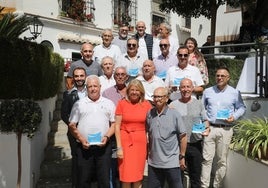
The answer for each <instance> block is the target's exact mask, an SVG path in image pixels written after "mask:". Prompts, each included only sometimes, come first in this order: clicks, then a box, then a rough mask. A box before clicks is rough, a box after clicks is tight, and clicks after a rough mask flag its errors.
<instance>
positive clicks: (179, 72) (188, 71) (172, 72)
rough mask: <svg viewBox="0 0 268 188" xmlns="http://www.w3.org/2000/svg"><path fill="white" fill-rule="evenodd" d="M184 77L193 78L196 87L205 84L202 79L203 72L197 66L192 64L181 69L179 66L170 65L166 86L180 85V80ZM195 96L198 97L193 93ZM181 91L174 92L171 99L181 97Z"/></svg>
mask: <svg viewBox="0 0 268 188" xmlns="http://www.w3.org/2000/svg"><path fill="white" fill-rule="evenodd" d="M183 78H189V79H190V80H192V82H193V85H194V87H196V86H203V85H204V81H203V79H202V76H201V73H200V71H199V69H198V68H197V67H194V66H192V65H189V64H188V65H187V66H186V67H185V68H184V69H181V68H179V67H178V65H177V66H173V67H170V68H169V69H168V71H167V76H166V80H165V85H166V87H170V86H176V87H179V86H180V81H181V80H182V79H183ZM192 96H193V97H196V95H195V94H194V93H193V95H192ZM180 97H181V96H180V93H179V91H177V92H175V93H172V94H171V96H170V99H171V100H174V99H178V98H180Z"/></svg>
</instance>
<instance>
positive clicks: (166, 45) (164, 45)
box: [159, 44, 169, 48]
mask: <svg viewBox="0 0 268 188" xmlns="http://www.w3.org/2000/svg"><path fill="white" fill-rule="evenodd" d="M168 45H169V44H159V47H160V48H163V47H165V48H166V47H168Z"/></svg>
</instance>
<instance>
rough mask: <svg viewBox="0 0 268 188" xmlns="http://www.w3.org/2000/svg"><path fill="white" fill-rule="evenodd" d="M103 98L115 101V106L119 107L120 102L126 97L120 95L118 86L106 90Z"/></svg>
mask: <svg viewBox="0 0 268 188" xmlns="http://www.w3.org/2000/svg"><path fill="white" fill-rule="evenodd" d="M102 96H103V97H105V98H108V99H110V100H111V101H113V103H114V104H115V106H117V103H118V101H120V100H121V99H124V98H125V97H126V96H123V95H121V94H120V92H119V91H118V88H117V86H116V85H114V86H112V87H110V88H108V89H106V90H104V91H103V93H102Z"/></svg>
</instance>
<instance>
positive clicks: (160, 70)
mask: <svg viewBox="0 0 268 188" xmlns="http://www.w3.org/2000/svg"><path fill="white" fill-rule="evenodd" d="M159 48H160V51H161V54H160V55H159V56H157V57H156V58H154V60H153V61H154V64H155V70H156V72H155V74H156V75H157V76H158V77H160V78H162V79H163V80H165V79H166V75H167V70H168V69H169V68H170V67H172V66H175V65H177V63H178V59H177V57H176V55H173V54H170V52H169V48H170V43H169V41H168V39H161V40H160V43H159Z"/></svg>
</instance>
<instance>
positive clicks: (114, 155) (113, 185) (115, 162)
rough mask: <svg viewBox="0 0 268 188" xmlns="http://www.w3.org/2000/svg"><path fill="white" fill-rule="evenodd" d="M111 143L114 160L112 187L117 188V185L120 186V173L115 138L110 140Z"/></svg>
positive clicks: (111, 172) (112, 165) (111, 173)
mask: <svg viewBox="0 0 268 188" xmlns="http://www.w3.org/2000/svg"><path fill="white" fill-rule="evenodd" d="M110 142H111V144H112V150H113V154H112V159H111V171H110V178H111V179H110V187H111V188H116V187H117V184H120V183H119V182H118V181H117V179H118V178H119V172H118V163H117V160H118V159H117V156H116V140H115V136H114V135H113V136H112V137H111V139H110Z"/></svg>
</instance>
